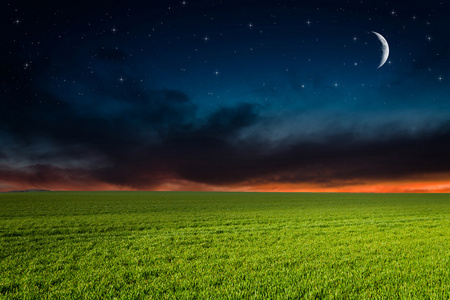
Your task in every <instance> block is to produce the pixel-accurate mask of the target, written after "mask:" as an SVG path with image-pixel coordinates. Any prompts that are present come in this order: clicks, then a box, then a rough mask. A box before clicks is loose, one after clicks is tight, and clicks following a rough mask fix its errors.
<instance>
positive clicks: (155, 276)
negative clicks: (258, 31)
mask: <svg viewBox="0 0 450 300" xmlns="http://www.w3.org/2000/svg"><path fill="white" fill-rule="evenodd" d="M0 298H1V299H33V298H36V299H37V298H39V299H42V298H47V299H56V298H60V299H68V298H73V299H87V298H91V299H108V298H120V299H142V298H149V299H195V298H198V299H206V298H210V299H298V298H306V299H317V298H319V299H320V298H324V299H365V298H378V299H449V298H450V194H314V193H311V194H309V193H298V194H296V193H280V194H278V193H183V192H167V193H166V192H43V193H10V194H0Z"/></svg>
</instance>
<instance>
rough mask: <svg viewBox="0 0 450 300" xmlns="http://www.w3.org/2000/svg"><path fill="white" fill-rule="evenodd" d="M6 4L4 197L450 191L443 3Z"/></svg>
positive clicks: (0, 104) (446, 9) (0, 132)
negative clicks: (385, 51)
mask: <svg viewBox="0 0 450 300" xmlns="http://www.w3.org/2000/svg"><path fill="white" fill-rule="evenodd" d="M0 8H1V9H0V11H1V13H0V14H1V28H0V30H1V32H2V35H1V36H2V47H1V50H0V51H1V54H2V55H1V64H2V68H1V89H0V190H8V189H14V188H25V187H27V188H28V187H41V188H50V189H147V190H148V189H169V190H170V189H173V190H180V189H181V190H182V189H190V190H192V189H201V190H320V189H325V190H333V189H335V190H342V189H344V190H345V188H346V187H348V188H349V189H350V188H352V187H361V190H367V189H364V188H362V187H371V186H377V187H378V188H379V187H380V186H383V185H388V186H393V185H396V184H399V185H400V184H407V185H412V186H414V185H417V184H419V185H420V186H421V188H422V186H428V188H429V189H431V190H445V189H447V188H448V187H447V182H448V181H447V180H450V176H448V174H450V157H449V156H448V154H447V153H450V152H449V151H450V142H449V139H448V138H449V137H450V127H449V124H450V123H449V120H450V115H449V112H450V99H449V97H448V96H449V92H450V84H449V83H450V74H449V66H450V53H449V46H450V26H449V25H450V24H449V20H448V15H449V13H450V5H449V4H446V3H445V2H444V1H410V2H408V3H405V2H400V1H385V2H383V3H379V2H378V1H182V0H181V1H139V2H137V1H126V2H122V3H109V2H108V3H107V2H102V1H90V2H83V1H81V2H80V1H77V2H74V1H73V2H72V1H68V2H67V1H65V2H61V1H46V2H45V4H40V3H36V2H33V1H7V2H3V3H2V4H1V7H0ZM372 31H375V32H378V33H380V34H382V35H383V36H384V37H385V38H386V40H387V41H388V43H389V47H390V55H389V58H388V61H387V62H386V64H385V65H383V66H382V67H381V68H377V67H378V65H379V63H380V60H381V43H380V41H379V40H378V39H377V37H376V36H375V34H373V33H372ZM379 189H380V188H379ZM356 190H357V189H356ZM369 190H370V188H369ZM380 190H383V189H380ZM385 190H389V189H385Z"/></svg>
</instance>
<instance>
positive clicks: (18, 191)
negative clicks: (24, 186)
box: [5, 189, 51, 193]
mask: <svg viewBox="0 0 450 300" xmlns="http://www.w3.org/2000/svg"><path fill="white" fill-rule="evenodd" d="M29 192H51V190H43V189H29V190H17V191H8V192H5V193H29Z"/></svg>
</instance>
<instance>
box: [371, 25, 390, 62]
mask: <svg viewBox="0 0 450 300" xmlns="http://www.w3.org/2000/svg"><path fill="white" fill-rule="evenodd" d="M372 33H374V34H375V35H376V36H377V38H378V39H379V40H380V42H381V51H382V52H383V53H382V54H381V62H380V65H379V66H378V68H377V69H379V68H381V67H382V66H383V65H384V63H385V62H386V61H387V59H388V57H389V45H388V42H387V41H386V39H385V38H384V37H383V36H382V35H381V34H379V33H378V32H375V31H372Z"/></svg>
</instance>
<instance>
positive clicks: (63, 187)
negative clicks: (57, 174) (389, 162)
mask: <svg viewBox="0 0 450 300" xmlns="http://www.w3.org/2000/svg"><path fill="white" fill-rule="evenodd" d="M26 189H49V190H53V191H212V192H316V193H324V192H325V193H450V181H449V180H442V179H441V180H435V181H433V180H430V181H398V182H371V183H362V184H347V185H333V186H327V185H319V184H311V183H299V184H295V183H279V184H278V183H264V184H254V183H251V182H245V183H242V184H235V185H228V186H220V185H208V184H203V183H196V182H191V181H187V180H180V179H174V180H171V181H168V182H165V183H162V184H159V185H157V186H148V187H139V188H136V187H132V186H120V185H113V184H109V183H103V182H96V183H92V182H91V183H89V184H86V183H83V184H81V183H73V182H72V183H61V182H55V183H53V184H46V185H45V186H44V185H33V184H27V183H18V182H11V183H6V184H5V183H3V184H1V185H0V191H3V192H5V191H10V190H26Z"/></svg>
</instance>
